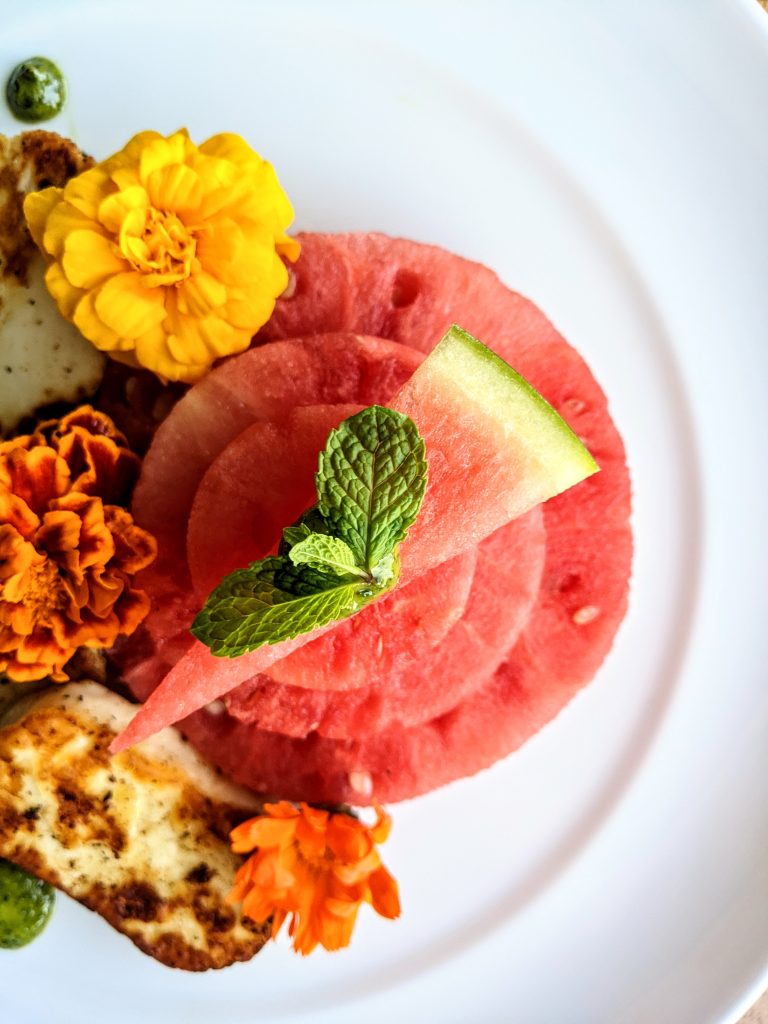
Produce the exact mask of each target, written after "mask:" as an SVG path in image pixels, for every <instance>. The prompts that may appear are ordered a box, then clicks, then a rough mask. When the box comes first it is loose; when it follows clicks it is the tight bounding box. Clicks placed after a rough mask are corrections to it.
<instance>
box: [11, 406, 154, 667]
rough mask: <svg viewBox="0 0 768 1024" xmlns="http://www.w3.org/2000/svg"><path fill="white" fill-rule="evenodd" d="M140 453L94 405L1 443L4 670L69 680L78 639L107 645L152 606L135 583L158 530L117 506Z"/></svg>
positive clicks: (86, 643) (148, 559)
mask: <svg viewBox="0 0 768 1024" xmlns="http://www.w3.org/2000/svg"><path fill="white" fill-rule="evenodd" d="M138 468H139V459H138V457H137V456H136V455H134V454H133V452H131V451H129V450H128V448H127V447H126V445H125V438H124V437H123V435H122V434H120V433H119V432H118V431H117V430H116V428H115V426H114V424H113V423H112V421H111V420H110V419H109V417H108V416H105V415H104V414H103V413H99V412H96V410H94V409H92V408H91V407H90V406H83V407H82V408H81V409H78V410H76V411H75V412H73V413H70V414H69V415H68V416H65V417H64V418H63V419H61V420H53V421H50V422H48V423H43V424H41V425H40V426H39V427H38V428H37V430H36V431H35V432H34V433H33V434H27V435H24V436H22V437H15V438H13V439H12V440H10V441H3V442H0V672H5V673H6V674H7V675H8V677H9V678H10V679H13V680H15V681H17V682H26V681H28V680H33V679H42V678H43V677H45V676H51V678H53V679H55V680H57V681H58V682H62V681H64V680H66V679H67V676H66V673H65V672H64V666H65V664H66V663H67V661H69V659H70V658H71V657H72V655H73V654H74V653H75V651H76V650H77V648H78V647H110V646H111V645H112V644H113V643H114V641H115V639H116V638H117V637H118V636H119V635H125V636H127V635H129V634H130V633H132V632H133V631H134V630H135V629H136V627H137V626H138V624H139V623H140V622H141V620H142V619H143V618H144V616H145V615H146V614H147V611H148V610H149V601H148V599H147V597H146V595H145V594H144V593H143V592H142V591H140V590H136V589H134V588H133V587H132V585H131V584H132V577H133V575H134V573H136V572H139V570H141V569H144V568H146V566H147V565H149V564H150V562H151V561H152V560H153V559H154V557H155V554H156V550H157V549H156V544H155V541H154V538H153V537H152V536H150V534H148V533H147V532H146V531H145V530H142V529H140V528H139V527H138V526H136V524H135V523H134V522H133V519H132V518H131V515H130V514H129V513H128V512H127V511H126V510H125V509H124V508H121V507H120V504H119V503H120V502H124V501H126V500H127V498H128V495H129V494H130V490H131V488H132V486H133V483H134V481H135V479H136V475H137V473H138Z"/></svg>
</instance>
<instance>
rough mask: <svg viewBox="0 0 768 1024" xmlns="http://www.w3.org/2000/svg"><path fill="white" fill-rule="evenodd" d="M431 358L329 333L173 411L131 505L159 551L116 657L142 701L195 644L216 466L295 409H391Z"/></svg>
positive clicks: (226, 378)
mask: <svg viewBox="0 0 768 1024" xmlns="http://www.w3.org/2000/svg"><path fill="white" fill-rule="evenodd" d="M310 251H311V246H310ZM422 358H423V357H422V356H421V355H420V354H419V353H418V352H415V351H413V350H411V349H408V348H405V347H404V346H401V345H396V344H392V343H391V342H387V341H381V340H376V339H365V340H363V339H360V338H359V337H357V336H356V335H352V334H349V333H343V334H336V335H330V336H328V337H327V338H325V339H324V340H323V344H322V345H318V344H317V342H316V340H315V339H313V340H312V342H310V343H305V342H302V341H300V340H291V341H286V342H281V343H280V344H275V345H269V346H263V347H261V348H257V349H252V350H250V351H249V352H246V353H244V354H243V355H241V356H239V357H238V358H237V359H236V360H235V359H230V360H227V361H226V362H224V363H222V364H221V365H220V366H218V367H217V368H216V369H215V370H213V371H212V372H211V373H210V374H208V376H206V377H204V378H203V380H201V381H200V382H199V383H198V384H196V385H195V386H194V387H193V388H190V390H189V391H188V392H187V393H186V394H185V395H184V397H183V398H182V399H181V400H180V401H179V402H178V403H177V404H176V405H175V406H174V408H173V410H172V411H171V413H170V415H169V416H168V417H167V418H166V419H165V421H164V422H163V423H161V425H160V427H159V428H158V430H157V433H156V434H155V437H154V440H153V442H152V445H151V447H150V449H149V451H148V452H147V455H146V456H145V458H144V461H143V464H142V470H141V476H140V478H139V481H138V484H137V486H136V490H135V492H134V497H133V503H132V512H133V515H134V518H135V519H136V521H137V522H138V523H139V524H140V525H141V526H143V527H144V528H145V529H147V530H149V531H150V532H151V533H152V534H154V536H155V537H156V538H157V541H158V548H159V554H158V558H157V560H156V561H155V562H154V563H153V565H151V566H150V567H149V568H148V569H146V570H145V571H144V572H143V573H141V574H140V575H139V576H138V577H137V585H138V586H140V587H141V588H142V589H144V590H145V591H146V592H147V593H148V594H149V595H150V597H151V599H152V609H151V611H150V613H149V615H148V616H147V618H146V619H145V621H144V623H142V625H141V626H140V627H139V629H138V630H137V632H136V634H134V637H133V638H132V639H131V641H130V642H129V643H126V644H124V645H123V646H122V647H121V648H120V649H119V650H118V651H117V652H116V660H117V661H118V663H119V665H120V667H121V669H122V672H123V675H124V677H125V679H126V682H127V683H128V685H129V686H130V687H131V688H132V689H133V690H134V692H135V693H136V696H137V697H139V698H140V699H142V700H144V699H146V697H147V696H148V694H149V693H151V692H152V689H153V688H154V687H155V686H156V685H157V684H158V683H159V682H160V680H161V679H162V678H163V676H164V675H165V674H166V673H167V672H168V670H169V669H170V668H171V667H172V666H173V665H175V664H176V662H177V661H178V660H179V658H180V657H181V656H182V655H183V654H184V653H185V652H186V651H187V650H188V649H189V647H190V645H191V643H192V637H191V635H190V633H189V626H190V624H191V622H192V620H193V618H194V616H195V614H196V613H197V611H198V610H199V607H200V602H199V600H198V597H197V595H196V594H195V591H194V588H193V586H192V583H191V579H190V575H189V572H188V568H187V559H186V536H187V522H188V520H189V515H190V510H191V508H192V502H193V499H194V496H195V492H196V491H197V487H198V485H199V483H200V480H201V479H202V477H203V474H204V473H205V471H206V470H207V468H208V466H209V465H210V463H211V462H212V461H213V459H214V458H215V457H216V456H217V455H218V454H219V453H220V452H221V451H222V450H223V449H224V448H225V447H226V446H227V445H228V444H229V442H230V441H232V440H233V439H234V438H235V437H237V435H238V434H240V433H241V432H242V431H243V430H244V429H245V428H246V427H249V426H251V425H252V424H253V423H254V422H257V421H264V422H273V421H276V420H279V419H280V418H281V417H282V416H284V415H285V414H286V412H287V411H290V409H292V408H294V407H296V406H303V405H317V404H335V405H336V404H344V403H351V402H354V403H358V404H359V405H372V404H374V403H377V402H378V403H381V402H385V401H386V400H387V399H388V398H389V397H390V396H391V395H392V394H394V393H395V392H396V391H397V389H398V388H399V387H400V386H401V385H402V384H403V383H404V382H405V381H406V380H408V378H409V377H410V376H411V375H412V373H413V371H414V370H415V369H416V367H417V366H418V365H419V363H420V362H421V360H422Z"/></svg>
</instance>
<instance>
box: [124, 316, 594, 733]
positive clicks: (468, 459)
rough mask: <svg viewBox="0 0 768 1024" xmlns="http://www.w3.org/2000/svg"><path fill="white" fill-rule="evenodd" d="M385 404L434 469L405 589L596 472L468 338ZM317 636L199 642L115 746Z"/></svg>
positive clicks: (412, 539)
mask: <svg viewBox="0 0 768 1024" xmlns="http://www.w3.org/2000/svg"><path fill="white" fill-rule="evenodd" d="M233 362H234V361H233ZM387 404H388V405H389V406H390V407H391V408H393V409H396V410H399V411H401V412H404V413H405V414H406V415H408V416H410V417H411V419H412V420H413V421H414V422H415V424H416V426H417V427H418V429H419V433H420V434H421V436H422V438H423V440H424V442H425V446H426V451H427V462H428V467H429V479H428V484H427V489H426V493H425V496H424V502H423V505H422V508H421V511H420V513H419V517H418V519H417V521H416V523H415V524H414V526H413V527H412V528H411V531H410V534H409V537H408V538H407V540H406V541H405V542H404V543H403V545H402V547H401V552H400V559H401V575H400V579H401V582H402V583H407V582H408V581H409V580H411V579H415V578H416V577H417V576H419V575H421V574H422V573H423V572H426V571H427V570H429V569H431V568H434V566H436V565H439V564H440V563H441V562H442V561H444V560H445V559H447V558H451V557H453V556H454V555H456V554H459V553H461V552H462V551H464V550H466V549H467V548H470V547H472V546H473V545H474V544H476V543H478V542H479V541H480V540H482V539H484V538H485V537H486V536H488V535H489V534H490V533H492V532H493V531H494V530H496V529H498V528H499V527H500V526H502V525H503V524H504V523H506V522H508V521H509V520H510V519H511V518H514V517H516V516H519V515H522V514H524V513H525V512H527V511H528V510H529V509H531V508H532V507H534V506H535V505H536V504H538V503H539V502H541V501H545V500H546V499H547V498H548V497H551V496H552V495H553V494H557V493H559V492H560V491H561V490H563V489H564V488H566V487H570V486H572V485H573V484H575V483H577V482H578V481H579V480H581V479H583V478H584V477H586V476H588V475H590V474H591V473H593V472H594V471H595V469H596V468H597V467H596V465H595V463H594V461H593V460H592V458H591V456H590V455H589V453H588V452H587V451H586V450H585V449H584V448H583V446H581V445H580V444H579V443H578V441H577V439H576V438H575V436H574V435H572V433H571V431H570V430H569V428H568V427H567V426H566V425H565V424H564V423H563V422H562V421H561V420H559V418H558V417H556V416H555V414H554V413H553V411H552V409H551V408H550V407H549V406H547V405H546V403H545V402H544V401H543V400H542V399H541V398H540V397H539V396H538V395H537V394H536V393H535V392H534V391H533V389H532V388H531V387H530V386H529V385H528V384H527V383H526V382H525V381H523V380H522V378H520V377H519V376H518V375H517V374H516V373H515V372H514V371H513V370H511V369H510V368H509V367H508V366H507V365H506V364H504V363H503V362H502V361H501V360H500V359H498V357H496V356H494V355H493V354H492V353H490V352H489V351H488V350H487V349H486V348H485V347H484V346H482V345H480V344H479V343H478V342H476V341H475V340H474V339H472V338H470V337H469V336H467V335H466V334H465V333H464V332H461V331H455V332H454V331H451V332H449V333H448V334H447V335H446V336H445V337H444V338H443V339H442V341H441V342H440V345H439V346H438V347H437V348H436V349H435V351H434V352H433V353H432V354H431V355H430V357H429V358H428V359H427V360H425V361H424V362H423V363H422V364H421V366H420V367H419V368H418V370H417V371H416V372H415V373H414V374H413V376H412V377H411V378H410V379H409V380H408V381H407V382H406V383H405V384H404V385H403V386H402V387H401V388H400V390H399V391H398V392H397V394H395V395H394V397H393V398H392V399H391V400H390V401H389V402H388V403H387ZM309 638H312V639H314V636H313V634H307V636H306V637H305V638H302V637H297V638H296V639H294V640H291V641H288V642H286V645H285V646H283V645H280V644H278V645H275V646H272V647H266V648H260V649H259V650H256V651H253V652H251V653H250V654H247V655H243V656H241V657H240V658H237V659H231V660H230V659H223V658H220V659H215V660H214V661H212V660H211V658H210V656H209V654H208V652H207V650H206V651H201V650H200V649H199V645H193V646H192V647H190V649H189V653H188V654H186V655H184V656H183V658H182V659H181V660H180V661H179V662H178V663H177V664H176V665H175V666H174V667H173V668H172V669H171V671H170V672H169V674H168V675H167V676H166V677H165V679H164V680H163V682H162V683H161V684H160V686H159V687H158V689H157V690H155V691H154V692H153V693H152V695H151V696H150V697H149V699H148V700H147V702H146V703H145V704H144V705H143V707H142V708H141V710H140V711H139V713H138V714H137V715H136V716H135V717H134V718H133V720H132V721H131V723H130V725H129V726H128V728H127V729H126V730H125V731H124V732H123V733H122V734H121V735H120V736H119V737H118V738H117V739H116V740H115V742H114V743H113V744H112V749H113V750H114V751H118V750H120V749H124V748H125V747H126V746H128V745H130V744H131V743H135V742H139V741H140V740H141V739H145V738H146V737H147V736H150V735H153V734H154V733H155V732H157V731H159V730H160V729H162V728H164V727H165V726H166V725H170V724H173V723H174V722H176V721H178V720H179V718H181V717H183V716H184V715H185V714H188V713H191V712H192V711H195V710H197V709H199V708H201V707H203V706H204V705H206V704H208V703H210V702H211V701H213V700H215V699H217V698H218V697H220V696H222V695H223V694H225V693H227V692H229V690H231V689H232V688H233V687H234V686H235V685H237V684H238V683H240V682H243V681H245V680H246V679H248V678H250V677H251V676H252V675H255V674H256V673H259V672H264V671H266V670H267V669H268V668H269V667H270V666H271V665H272V664H273V663H274V662H276V661H277V660H279V658H280V657H281V656H284V655H287V654H288V653H291V652H292V651H294V650H296V649H297V648H298V647H299V646H301V643H300V642H299V641H301V640H302V639H303V640H304V642H306V640H307V639H309ZM216 661H218V665H217V664H216ZM170 716H174V717H170Z"/></svg>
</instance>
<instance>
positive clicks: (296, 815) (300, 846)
mask: <svg viewBox="0 0 768 1024" xmlns="http://www.w3.org/2000/svg"><path fill="white" fill-rule="evenodd" d="M264 812H265V813H264V814H263V815H260V816H259V817H256V818H251V819H250V820H249V821H246V822H243V824H242V825H238V827H237V828H236V829H234V830H233V832H232V833H231V839H232V849H233V850H234V851H235V853H248V852H250V851H251V850H253V851H255V852H254V853H253V854H252V855H251V856H250V857H249V858H248V860H247V861H246V862H245V863H244V864H243V866H242V867H241V868H240V870H239V871H238V873H237V876H236V878H235V887H234V889H233V890H232V892H231V893H230V894H229V897H228V899H229V902H230V903H239V902H240V901H242V904H243V913H244V914H245V915H246V916H248V917H250V918H251V919H252V920H254V921H266V919H267V918H268V917H270V916H271V917H272V936H273V937H274V936H275V935H277V933H278V932H279V931H280V929H281V928H282V926H283V922H284V921H285V920H286V918H287V917H290V919H291V920H290V923H289V926H288V934H289V935H291V936H292V938H293V948H294V949H295V950H296V951H297V952H298V953H302V954H304V955H306V954H307V953H311V952H312V950H313V949H314V948H315V946H317V945H318V944H319V945H321V946H323V947H324V948H325V949H330V950H333V949H341V948H342V947H343V946H348V945H349V941H350V939H351V937H352V929H353V928H354V926H355V919H356V917H357V911H358V909H359V908H360V904H361V903H363V902H365V903H370V904H371V906H372V907H373V909H374V910H375V911H376V912H377V913H379V914H381V915H382V917H388V918H395V917H398V916H399V914H400V899H399V896H398V891H397V882H396V881H395V880H394V878H393V877H392V876H391V875H390V873H389V872H388V871H387V869H386V868H385V867H384V865H383V864H382V863H381V858H380V857H379V853H378V850H377V849H376V844H377V843H383V842H384V840H385V839H386V838H387V836H388V835H389V830H390V825H391V821H390V818H389V816H388V815H386V814H385V813H384V812H383V811H382V810H381V808H377V815H378V816H377V820H376V822H375V823H374V824H373V825H366V824H364V823H363V822H362V821H359V820H358V819H357V818H354V817H352V815H350V814H346V813H343V812H331V811H325V810H321V809H319V808H317V807H310V806H309V805H308V804H305V803H301V804H299V805H298V806H296V805H295V804H292V803H289V802H288V801H286V800H281V801H280V802H279V803H276V804H265V805H264Z"/></svg>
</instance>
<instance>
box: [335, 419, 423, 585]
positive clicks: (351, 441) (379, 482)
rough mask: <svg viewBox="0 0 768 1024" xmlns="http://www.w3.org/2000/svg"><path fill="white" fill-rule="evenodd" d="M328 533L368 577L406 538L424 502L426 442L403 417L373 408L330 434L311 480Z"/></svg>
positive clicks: (409, 421) (349, 420)
mask: <svg viewBox="0 0 768 1024" xmlns="http://www.w3.org/2000/svg"><path fill="white" fill-rule="evenodd" d="M315 483H316V486H317V507H318V511H319V512H320V514H321V515H322V517H323V519H324V520H325V522H326V523H327V525H328V528H329V531H330V533H331V534H333V535H334V536H336V537H339V538H341V539H342V540H343V541H344V542H345V543H346V544H347V545H349V547H350V548H351V549H352V552H353V554H354V557H355V560H356V562H357V564H358V565H360V566H362V567H364V568H365V569H366V570H368V572H369V573H372V570H373V568H374V566H376V565H378V564H379V563H380V562H381V561H382V559H384V558H386V557H387V556H388V555H391V554H392V553H393V551H394V549H395V547H396V546H397V545H398V544H399V543H400V542H401V541H402V540H403V539H404V538H405V535H406V533H407V532H408V528H409V527H410V526H411V524H412V523H413V521H414V520H415V518H416V516H417V515H418V512H419V509H420V508H421V502H422V500H423V498H424V491H425V489H426V483H427V464H426V459H425V453H424V442H423V440H422V439H421V437H420V435H419V432H418V430H417V429H416V426H415V424H414V423H413V422H412V421H411V420H410V419H409V418H408V417H407V416H404V415H403V414H402V413H399V412H395V411H394V410H393V409H385V408H382V406H379V405H372V406H370V407H369V408H368V409H363V411H362V412H359V413H357V415H356V416H352V417H351V418H350V419H348V420H345V421H344V422H343V423H342V424H340V426H339V427H338V428H337V429H336V430H333V431H331V434H330V436H329V437H328V441H327V443H326V446H325V450H324V451H323V452H321V454H320V459H319V465H318V471H317V475H316V477H315Z"/></svg>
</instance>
